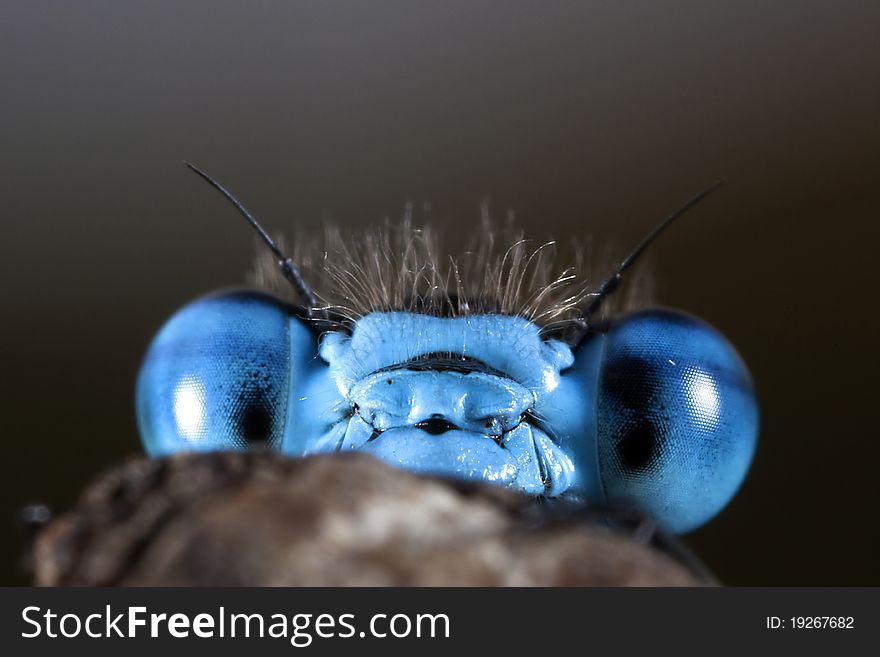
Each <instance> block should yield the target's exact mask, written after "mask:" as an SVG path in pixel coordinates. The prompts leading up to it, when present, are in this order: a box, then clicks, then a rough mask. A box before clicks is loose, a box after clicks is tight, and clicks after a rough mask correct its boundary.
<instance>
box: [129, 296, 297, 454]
mask: <svg viewBox="0 0 880 657" xmlns="http://www.w3.org/2000/svg"><path fill="white" fill-rule="evenodd" d="M289 325H290V321H289V315H288V313H287V312H286V310H285V308H284V307H282V306H281V304H280V303H279V302H278V301H276V300H275V299H273V298H272V297H270V296H268V295H263V294H259V293H255V292H230V293H225V294H220V295H216V296H211V297H206V298H203V299H199V300H197V301H194V302H193V303H191V304H189V305H187V306H185V307H184V308H182V309H181V310H179V311H178V312H177V313H176V314H175V315H174V316H173V317H171V319H169V320H168V322H166V324H165V325H164V326H163V327H162V329H161V330H160V331H159V333H158V334H157V335H156V337H155V339H154V340H153V343H152V344H151V345H150V348H149V350H148V351H147V355H146V356H145V358H144V361H143V364H142V365H141V370H140V373H139V374H138V381H137V391H136V404H137V420H138V426H139V428H140V432H141V438H142V440H143V443H144V447H145V448H146V451H147V452H148V453H149V454H151V455H153V456H161V455H165V454H170V453H174V452H178V451H205V450H215V449H245V448H247V447H248V446H250V445H253V444H255V443H260V444H268V445H271V446H277V445H279V444H280V442H281V438H282V435H283V432H284V425H285V421H286V418H287V399H288V377H289V351H290V350H289Z"/></svg>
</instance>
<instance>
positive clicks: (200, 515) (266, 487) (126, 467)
mask: <svg viewBox="0 0 880 657" xmlns="http://www.w3.org/2000/svg"><path fill="white" fill-rule="evenodd" d="M637 534H638V532H637ZM34 556H35V572H36V583H37V584H40V585H133V586H139V585H150V586H152V585H170V586H177V585H182V586H190V585H194V586H198V585H218V586H224V585H253V586H266V585H293V586H299V585H315V586H336V585H343V586H348V585H364V586H372V585H391V586H410V585H427V586H431V585H464V586H528V585H541V586H558V585H566V586H596V585H599V586H616V585H647V586H650V585H661V586H666V585H695V584H704V583H707V582H706V581H705V580H702V579H700V577H699V574H698V573H696V572H695V571H694V570H693V569H689V568H688V567H686V566H685V565H683V564H682V563H681V562H680V561H678V560H676V559H674V558H672V557H670V556H669V555H668V554H666V553H664V552H663V551H661V550H658V549H656V547H653V546H652V544H651V542H650V541H648V540H646V539H645V537H644V536H642V537H641V538H640V539H639V538H638V537H637V536H634V535H633V534H632V532H628V531H621V530H612V529H610V528H609V527H607V526H606V525H604V524H602V523H599V522H595V520H589V519H587V518H586V517H585V516H581V515H579V514H577V513H571V512H570V511H566V513H564V514H563V515H561V516H560V515H559V513H558V512H557V511H555V510H552V508H551V507H549V506H548V505H546V504H539V503H536V502H535V501H534V500H531V499H530V498H527V497H524V496H521V495H519V494H516V493H513V492H511V491H508V490H504V489H501V488H498V487H495V486H491V485H487V484H466V483H461V482H455V481H450V480H446V479H441V478H435V477H426V476H419V475H415V474H411V473H408V472H402V471H400V470H396V469H392V468H390V467H388V466H386V465H384V464H382V463H380V462H378V461H376V460H374V459H373V458H371V457H369V456H365V455H362V454H356V453H350V454H333V455H327V456H315V457H310V458H306V459H290V458H286V457H284V456H281V455H279V454H276V453H273V452H269V451H255V452H246V453H241V452H224V453H211V454H184V455H179V456H174V457H170V458H167V459H161V460H150V459H146V458H136V459H133V460H131V461H129V462H127V463H124V464H123V465H121V466H119V467H117V468H115V469H113V470H111V471H110V472H108V473H106V474H105V475H103V476H101V477H99V478H98V479H97V480H96V481H95V482H94V483H93V484H92V485H91V486H90V487H89V488H88V489H87V490H86V491H85V493H84V494H83V496H82V498H81V500H80V501H79V503H78V505H77V506H76V508H75V509H74V510H73V511H71V512H70V513H68V514H66V515H63V516H61V517H59V518H58V519H57V520H55V521H53V522H52V523H51V524H50V525H49V526H48V527H46V529H45V530H44V531H43V532H42V533H41V535H40V536H39V538H38V540H37V544H36V546H35V554H34Z"/></svg>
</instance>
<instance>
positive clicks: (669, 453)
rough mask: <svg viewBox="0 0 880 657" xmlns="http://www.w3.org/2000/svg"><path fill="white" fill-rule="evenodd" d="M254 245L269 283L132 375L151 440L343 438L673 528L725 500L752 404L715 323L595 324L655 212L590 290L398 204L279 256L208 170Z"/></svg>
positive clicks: (491, 238)
mask: <svg viewBox="0 0 880 657" xmlns="http://www.w3.org/2000/svg"><path fill="white" fill-rule="evenodd" d="M188 166H190V168H191V169H193V170H194V171H196V173H198V174H199V175H200V176H201V177H202V178H204V179H205V180H207V181H208V182H209V183H210V184H211V185H212V186H214V187H215V188H216V189H218V190H219V191H220V192H221V193H222V194H223V195H224V196H226V198H227V199H229V200H230V202H231V203H232V204H233V205H234V206H235V207H236V209H238V211H239V212H240V213H241V214H242V215H243V216H244V217H245V218H246V219H247V220H248V222H249V223H250V224H251V226H252V227H253V228H254V230H256V231H257V233H258V235H259V237H260V239H261V240H262V242H263V244H264V245H265V246H266V249H265V250H264V254H265V256H266V257H264V258H263V259H262V260H261V262H260V264H259V265H258V269H257V279H258V280H259V282H260V283H261V284H262V285H263V286H264V288H268V289H269V290H270V291H271V292H273V293H274V294H280V295H281V296H282V297H286V298H287V300H286V301H285V300H284V299H283V298H282V299H279V298H278V297H277V296H274V294H272V295H270V294H266V293H265V292H251V291H236V292H226V293H221V294H215V295H212V296H209V297H206V298H203V299H200V300H197V301H195V302H193V303H191V304H190V305H188V306H186V307H184V308H183V309H182V310H180V311H179V312H178V313H177V314H176V315H175V316H174V317H172V318H171V319H170V320H169V321H168V323H167V324H166V325H165V326H164V327H163V328H162V330H161V331H160V332H159V334H158V336H157V337H156V339H155V340H154V342H153V344H152V346H151V347H150V350H149V351H148V353H147V356H146V358H145V361H144V364H143V367H142V369H141V372H140V375H139V378H138V388H137V405H138V421H139V426H140V429H141V435H142V437H143V440H144V445H145V447H146V449H147V451H148V452H150V453H151V454H154V455H157V456H161V455H165V454H169V453H173V452H177V451H182V450H215V449H247V448H248V447H249V446H250V445H251V444H253V443H254V442H260V443H267V444H269V445H270V446H272V447H274V448H276V449H279V450H281V451H282V452H284V453H286V454H289V455H291V456H304V455H308V454H314V453H318V452H326V451H345V450H358V451H363V452H367V453H370V454H372V455H374V456H376V457H377V458H379V459H381V460H383V461H386V462H388V463H391V464H393V465H396V466H399V467H402V468H406V469H409V470H414V471H419V472H427V473H433V474H444V475H449V476H454V477H458V478H462V479H471V480H480V481H489V482H493V483H496V484H499V485H504V486H508V487H511V488H514V489H516V490H519V491H521V492H523V493H525V494H529V495H536V496H544V497H554V498H562V499H570V500H580V501H584V500H586V501H588V502H591V503H607V502H619V501H625V502H627V503H633V504H635V505H637V506H638V507H639V508H641V509H643V510H645V511H646V512H647V513H650V514H651V515H653V516H654V517H655V518H657V520H658V521H659V522H660V523H661V524H662V525H663V526H665V527H666V528H668V529H670V530H672V531H687V530H689V529H692V528H694V527H696V526H698V525H700V524H702V523H703V522H705V521H706V520H708V518H710V517H711V516H712V515H714V514H715V513H717V512H718V511H719V510H720V509H721V508H722V507H723V506H724V505H725V504H726V503H727V501H728V500H729V499H730V498H731V497H732V496H733V494H734V492H735V491H736V489H737V487H738V486H739V484H740V482H741V481H742V479H743V478H744V476H745V474H746V471H747V470H748V467H749V462H750V460H751V457H752V454H753V451H754V446H755V440H756V435H757V405H756V402H755V398H754V393H753V390H752V384H751V380H750V378H749V374H748V371H747V369H746V367H745V365H744V364H743V363H742V361H741V360H740V359H739V357H738V355H737V354H736V352H735V350H734V349H733V347H732V346H731V345H730V344H729V343H728V342H727V341H726V340H725V339H724V338H723V336H721V335H720V334H719V333H718V332H716V331H715V330H714V329H712V328H711V327H709V326H707V325H706V324H704V323H702V322H700V321H699V320H696V319H695V318H692V317H690V316H688V315H684V314H682V313H678V312H673V311H668V310H651V309H648V310H641V311H639V312H635V313H624V314H622V315H619V316H615V317H614V318H612V319H611V320H610V321H607V322H601V323H600V322H597V321H596V320H595V318H596V317H598V316H599V311H600V309H601V310H605V309H606V306H605V304H606V301H607V300H608V299H609V298H610V297H611V296H612V295H613V294H614V292H615V291H616V290H617V289H618V288H619V287H620V283H621V281H622V279H623V276H624V274H625V273H626V272H627V271H628V270H629V269H630V267H631V266H632V265H633V263H634V262H635V261H636V259H637V258H638V257H639V256H640V255H641V253H642V252H643V251H644V250H645V249H646V248H647V246H648V245H650V244H651V243H652V242H653V241H654V239H656V237H657V236H658V235H659V234H660V233H661V232H662V231H663V230H665V229H666V228H667V227H668V226H669V225H670V224H671V223H672V222H673V221H674V220H675V219H676V218H677V217H679V216H680V215H681V214H682V213H683V212H684V211H685V210H687V209H688V208H690V207H692V206H693V205H694V204H696V203H697V202H699V201H700V200H702V199H703V198H704V197H705V196H706V195H708V194H709V193H710V192H711V191H713V190H714V189H716V188H717V187H718V186H719V185H720V183H716V184H715V185H713V186H712V187H710V188H709V189H707V190H705V191H704V192H702V193H700V194H699V195H697V196H695V197H694V198H692V199H691V200H689V201H688V202H687V203H685V204H684V206H682V207H681V208H680V209H679V210H677V211H676V212H674V213H673V214H672V215H670V216H669V217H668V218H667V219H666V220H665V221H664V222H663V223H662V224H660V226H658V227H657V228H656V229H655V230H654V231H653V232H652V233H650V234H649V235H648V237H647V238H645V240H644V241H643V242H642V243H641V244H639V245H638V246H637V247H636V249H635V250H634V251H633V252H632V253H631V254H630V255H629V256H628V257H627V258H625V259H624V260H623V261H622V262H621V264H620V265H619V266H618V267H616V268H615V269H614V270H613V271H612V274H611V275H610V276H609V277H608V278H606V279H604V281H603V282H601V283H598V284H595V283H591V281H590V280H589V279H588V278H586V277H585V276H584V272H583V259H582V258H581V259H579V258H578V257H571V255H568V256H565V254H564V253H563V251H564V250H562V249H560V248H559V245H558V244H556V243H554V242H546V243H541V242H539V243H534V242H529V241H527V240H525V239H523V237H522V235H521V234H518V233H515V232H514V231H512V229H511V228H510V227H505V228H502V229H500V230H499V229H494V228H492V226H491V222H489V221H488V218H487V217H488V213H487V212H485V211H484V217H483V221H482V222H481V225H480V229H479V230H478V231H476V232H475V234H474V235H472V236H471V240H470V244H467V245H466V246H465V247H463V248H460V249H459V250H457V251H456V250H452V249H448V248H446V246H445V245H444V243H443V240H441V235H439V234H438V233H437V232H435V231H434V230H432V229H431V228H430V227H415V226H414V223H413V221H412V219H411V216H410V215H409V213H408V214H407V217H406V218H405V220H404V221H403V222H402V223H401V224H400V225H390V224H387V225H385V226H384V227H382V228H381V229H379V230H377V231H374V232H368V233H362V234H360V235H345V236H344V235H342V234H341V233H340V232H339V231H333V230H329V231H328V232H327V233H326V235H325V236H324V237H323V241H318V240H314V239H298V240H297V242H296V244H295V248H294V254H295V255H294V257H290V256H288V255H287V252H286V250H284V249H282V248H281V246H280V242H279V241H276V240H274V239H273V238H271V237H270V236H269V235H268V233H266V231H265V230H264V229H263V227H262V226H261V225H260V224H259V223H258V222H257V221H256V219H255V218H254V217H253V216H252V215H251V214H250V212H248V210H247V209H245V207H244V206H243V205H242V204H241V203H240V202H239V201H238V200H237V199H235V197H233V196H232V194H230V193H229V192H228V191H227V190H226V189H225V188H223V187H222V186H221V185H220V184H219V183H217V182H216V181H215V180H214V179H213V178H211V177H210V176H208V175H207V174H206V173H204V172H202V171H200V170H199V169H197V168H196V167H195V166H193V165H188Z"/></svg>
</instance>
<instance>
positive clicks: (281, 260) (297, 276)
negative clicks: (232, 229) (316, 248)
mask: <svg viewBox="0 0 880 657" xmlns="http://www.w3.org/2000/svg"><path fill="white" fill-rule="evenodd" d="M183 163H184V164H185V165H186V166H187V167H189V168H190V169H191V170H192V171H194V172H195V173H197V174H198V175H199V176H200V177H201V178H202V179H204V180H205V181H206V182H207V183H208V184H209V185H211V187H213V188H214V189H216V190H217V191H218V192H220V193H221V194H223V196H224V197H226V200H227V201H229V202H230V203H232V205H234V206H235V209H236V210H238V211H239V212H240V213H241V215H242V216H243V217H244V218H245V219H247V221H248V223H249V224H250V225H251V226H252V227H253V229H254V230H255V231H257V234H258V235H259V236H260V239H262V240H263V242H264V243H265V244H266V246H268V247H269V250H270V251H272V253H273V254H274V255H275V257H276V258H277V260H278V268H279V269H280V270H281V273H282V275H283V276H284V278H286V279H287V280H288V282H289V283H290V284H291V285H292V286H293V289H294V290H296V293H297V294H298V295H299V297H300V299H301V300H302V302H303V303H304V304H305V311H306V314H307V316H308V317H312V315H313V313H314V311H315V308H317V306H318V299H317V297H316V296H315V293H314V292H313V291H312V288H311V287H309V285H308V283H306V282H305V279H303V276H302V274H301V273H300V271H299V267H297V266H296V263H294V262H293V260H292V259H291V258H289V257H288V256H287V255H285V254H284V252H283V251H282V250H281V249H280V248H278V245H277V244H276V243H275V241H274V240H273V239H272V238H271V237H269V233H267V232H266V230H265V229H264V228H263V227H262V226H261V225H260V224H259V222H258V221H257V220H256V219H255V218H254V216H253V215H252V214H251V213H250V212H249V211H248V209H247V208H246V207H244V206H243V205H242V204H241V203H240V202H239V200H238V199H237V198H235V197H234V196H233V195H232V193H230V192H229V191H228V190H227V189H226V188H225V187H224V186H223V185H221V184H220V183H219V182H217V181H216V180H214V179H213V178H212V177H211V176H209V175H208V174H207V173H205V172H204V171H202V170H201V169H199V168H198V167H197V166H196V165H195V164H193V163H192V162H187V161H186V160H184V162H183Z"/></svg>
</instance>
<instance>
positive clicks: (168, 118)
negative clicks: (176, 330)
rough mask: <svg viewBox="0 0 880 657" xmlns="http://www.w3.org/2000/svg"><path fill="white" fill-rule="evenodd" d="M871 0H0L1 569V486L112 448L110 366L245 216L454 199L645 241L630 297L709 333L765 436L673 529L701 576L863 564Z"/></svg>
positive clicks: (15, 548) (120, 364)
mask: <svg viewBox="0 0 880 657" xmlns="http://www.w3.org/2000/svg"><path fill="white" fill-rule="evenodd" d="M878 34H880V5H878V3H876V2H838V3H828V2H810V1H807V0H800V1H797V2H790V1H779V2H773V3H768V2H764V1H758V0H738V1H736V2H712V3H705V2H699V1H696V0H694V1H692V2H655V1H652V0H645V1H642V2H621V3H604V2H587V1H583V2H549V3H539V2H500V1H498V2H485V1H483V2H474V1H473V0H471V1H467V2H465V1H460V2H418V3H413V2H404V1H401V2H378V1H374V2H369V3H359V2H280V1H279V2H217V1H213V2H207V1H203V2H156V1H151V2H125V3H118V2H112V1H107V2H92V1H87V0H79V1H78V2H75V3H67V2H61V1H58V2H43V1H39V0H30V1H27V2H25V1H23V0H22V1H19V2H3V3H2V4H0V76H2V77H0V81H2V87H0V167H2V171H0V174H2V175H0V203H2V205H0V208H2V210H0V212H2V222H3V224H2V225H3V228H2V232H0V268H2V269H0V274H2V278H0V280H2V294H3V297H2V323H0V330H2V336H0V337H2V341H0V344H2V345H3V351H2V368H3V369H2V374H3V376H2V383H0V403H2V412H3V427H4V428H3V433H2V438H3V441H4V444H5V445H6V451H5V452H4V453H5V457H4V458H3V461H2V462H3V464H4V466H5V467H4V470H5V472H4V475H3V476H2V477H0V482H2V483H0V486H2V489H3V490H2V498H0V499H2V521H3V525H2V526H3V529H0V531H2V535H3V536H4V539H3V541H2V547H0V550H2V552H0V575H2V577H0V581H2V583H16V582H17V583H22V582H25V581H27V579H26V576H25V575H23V574H22V571H21V570H20V569H19V567H18V560H19V554H20V544H19V541H18V538H19V536H20V532H19V531H18V529H17V528H16V525H15V518H16V512H17V509H18V508H19V507H20V506H21V505H22V504H24V503H26V502H29V501H33V500H39V501H45V502H48V503H49V504H51V505H52V506H53V508H55V509H57V510H63V509H65V508H67V507H69V506H70V505H71V504H72V503H73V502H74V500H75V497H76V495H77V493H78V491H79V490H80V488H81V487H82V486H83V485H84V484H85V483H86V482H87V481H88V480H89V479H90V478H91V477H93V476H94V475H95V474H96V473H98V472H99V471H101V470H102V469H104V468H106V467H107V466H109V465H110V464H112V463H114V462H116V461H117V460H119V459H120V458H122V457H124V456H126V455H129V454H132V453H137V452H139V450H140V447H139V441H138V437H137V433H136V429H135V424H134V416H133V380H134V376H135V373H136V371H137V367H138V363H139V360H140V358H141V355H142V354H143V352H144V349H145V348H146V346H147V344H148V342H149V340H150V338H151V336H152V335H153V333H154V332H155V331H156V330H157V329H158V327H159V326H160V324H161V323H162V322H163V320H164V319H165V318H167V317H168V316H169V315H170V314H171V313H172V312H173V311H174V310H175V309H176V308H177V307H179V306H180V305H182V304H184V303H185V302H187V301H188V300H190V299H192V298H193V297H195V296H197V295H200V294H202V293H204V292H206V291H208V290H211V289H213V288H217V287H221V286H225V285H234V284H240V283H242V282H244V280H245V275H246V273H247V271H248V270H249V267H250V264H251V260H252V258H253V255H254V249H253V241H252V238H251V236H250V234H248V233H247V232H246V229H245V228H244V226H243V225H242V224H241V221H240V220H239V219H237V218H236V217H235V216H234V215H233V214H232V211H231V209H230V208H228V207H227V206H225V205H224V204H223V201H222V200H221V199H220V198H219V196H217V195H216V194H215V193H213V192H211V191H210V190H209V189H208V188H207V187H206V186H205V185H204V184H203V183H201V182H199V181H198V180H197V179H196V178H195V177H194V176H193V175H192V174H191V173H189V172H187V171H186V170H185V169H184V168H183V166H182V165H181V164H180V161H181V159H183V158H188V159H192V160H193V161H195V162H197V163H199V164H200V165H201V166H203V167H205V168H206V169H207V170H208V171H209V172H211V173H212V174H213V175H215V176H217V177H219V178H220V179H221V180H222V181H224V182H225V183H226V184H228V185H229V186H230V187H232V189H234V190H235V192H236V193H237V194H238V195H239V196H240V197H241V198H242V199H243V200H244V201H245V202H246V203H247V204H248V205H249V206H250V207H251V209H253V210H254V211H255V213H256V214H257V215H258V216H259V217H261V218H262V219H263V221H264V222H265V223H266V224H267V225H268V226H269V227H270V229H271V230H272V231H279V230H282V229H283V228H284V227H285V226H291V225H293V224H294V223H298V224H301V225H305V226H314V227H315V228H316V229H320V226H321V225H322V223H323V222H325V221H333V222H336V223H338V224H342V225H353V224H360V223H374V222H378V221H381V220H382V218H383V217H385V216H392V217H397V216H400V214H401V211H402V208H403V205H404V203H405V202H406V201H407V200H413V201H415V202H417V203H421V202H424V201H430V202H431V204H432V208H433V217H434V223H435V224H441V225H444V226H449V227H451V228H452V229H455V230H459V231H460V230H469V229H470V227H472V226H473V225H474V223H475V219H476V217H477V213H478V209H479V203H480V201H481V199H483V198H484V197H486V196H491V197H492V199H493V206H494V207H496V208H501V209H502V210H503V209H505V208H507V207H510V208H513V209H514V210H515V211H516V216H517V218H518V220H519V221H520V222H521V223H522V225H523V226H525V227H526V229H527V230H528V231H529V233H530V234H531V235H532V236H533V237H536V238H548V237H558V238H566V237H569V236H572V235H581V236H584V235H587V234H593V235H594V237H595V240H596V243H597V244H599V245H601V244H606V243H607V244H613V245H615V246H617V247H619V249H620V251H621V252H622V251H623V250H625V249H626V248H628V247H629V246H631V245H632V244H634V243H635V242H636V241H637V239H638V238H640V237H641V236H642V235H643V234H644V233H645V232H646V231H647V230H648V229H649V228H650V227H652V226H653V225H654V224H655V223H656V222H657V221H658V220H659V219H660V218H661V217H662V216H664V215H665V214H666V213H667V212H668V211H670V210H671V209H673V208H674V207H675V206H676V205H678V204H679V203H680V202H681V201H682V200H684V199H685V198H687V197H688V196H689V195H691V194H693V193H694V192H696V191H698V190H699V189H700V188H702V187H703V186H705V185H707V184H708V183H710V182H712V181H713V180H715V179H717V178H718V177H720V176H722V175H723V176H727V178H728V179H729V181H730V183H729V185H728V186H727V187H726V188H724V190H723V191H721V192H719V193H718V194H717V195H716V196H715V197H714V198H712V199H711V200H710V201H708V202H707V203H706V204H705V205H703V206H702V207H701V208H700V209H699V210H697V211H695V212H694V214H693V215H692V216H690V217H688V218H686V219H684V220H683V222H682V223H681V224H680V225H679V226H677V227H676V228H675V229H674V230H673V231H671V232H670V233H668V234H667V235H665V236H664V237H663V238H662V240H661V242H659V243H658V244H657V245H656V247H655V249H654V251H653V265H654V273H655V276H656V283H657V287H658V301H659V302H661V303H662V304H664V305H672V306H677V307H680V308H683V309H686V310H688V311H690V312H693V313H695V314H697V315H700V316H702V317H703V318H705V319H707V320H708V321H709V322H711V323H712V324H714V325H715V326H717V327H718V328H720V329H721V330H722V331H723V332H724V333H726V334H727V336H728V337H729V338H730V339H731V340H732V341H733V343H734V344H736V345H737V347H738V348H739V350H740V352H741V353H742V355H743V357H744V358H745V360H746V361H747V362H748V363H749V364H750V366H751V368H752V372H753V375H754V378H755V381H756V383H757V387H758V390H759V396H760V402H761V408H762V431H761V437H760V443H759V447H758V452H757V456H756V459H755V462H754V466H753V469H752V472H751V473H750V475H749V477H748V479H747V481H746V483H745V485H744V486H743V488H742V490H741V492H740V494H739V495H738V496H737V498H736V499H735V500H734V502H733V503H732V504H731V505H730V506H729V507H728V508H727V509H726V510H725V511H724V512H723V513H722V514H721V515H720V516H719V517H718V518H717V519H716V520H715V521H713V522H711V523H710V524H709V525H708V526H707V527H705V528H704V529H702V530H700V531H698V532H697V533H695V534H692V535H691V536H689V537H688V538H687V542H688V543H689V544H690V545H691V546H692V547H693V548H694V549H695V550H696V551H697V552H698V553H699V554H700V555H701V556H702V557H703V559H704V560H705V561H706V562H707V563H708V564H709V565H710V566H711V567H712V568H713V569H714V570H715V571H716V572H717V573H718V574H719V575H720V577H721V578H722V580H723V581H725V582H726V583H729V584H767V585H807V584H848V585H863V584H873V585H878V584H880V561H878V559H877V554H878V551H880V538H878V528H877V503H878V492H877V485H876V475H875V473H876V472H877V471H878V459H880V442H878V433H877V422H876V419H875V417H874V410H875V404H876V401H875V399H874V397H875V396H876V393H877V384H876V381H877V378H876V377H877V375H876V372H877V366H878V358H877V349H876V346H875V344H874V341H873V340H869V337H870V338H873V337H874V336H875V335H876V320H877V310H876V305H875V300H874V298H873V295H874V294H875V293H876V291H877V282H878V275H877V273H876V267H875V262H874V254H875V252H876V245H877V238H878V232H880V231H878V229H877V222H878V211H880V194H878V191H880V190H878V182H880V179H878V174H880V45H878V44H880V41H878Z"/></svg>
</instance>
